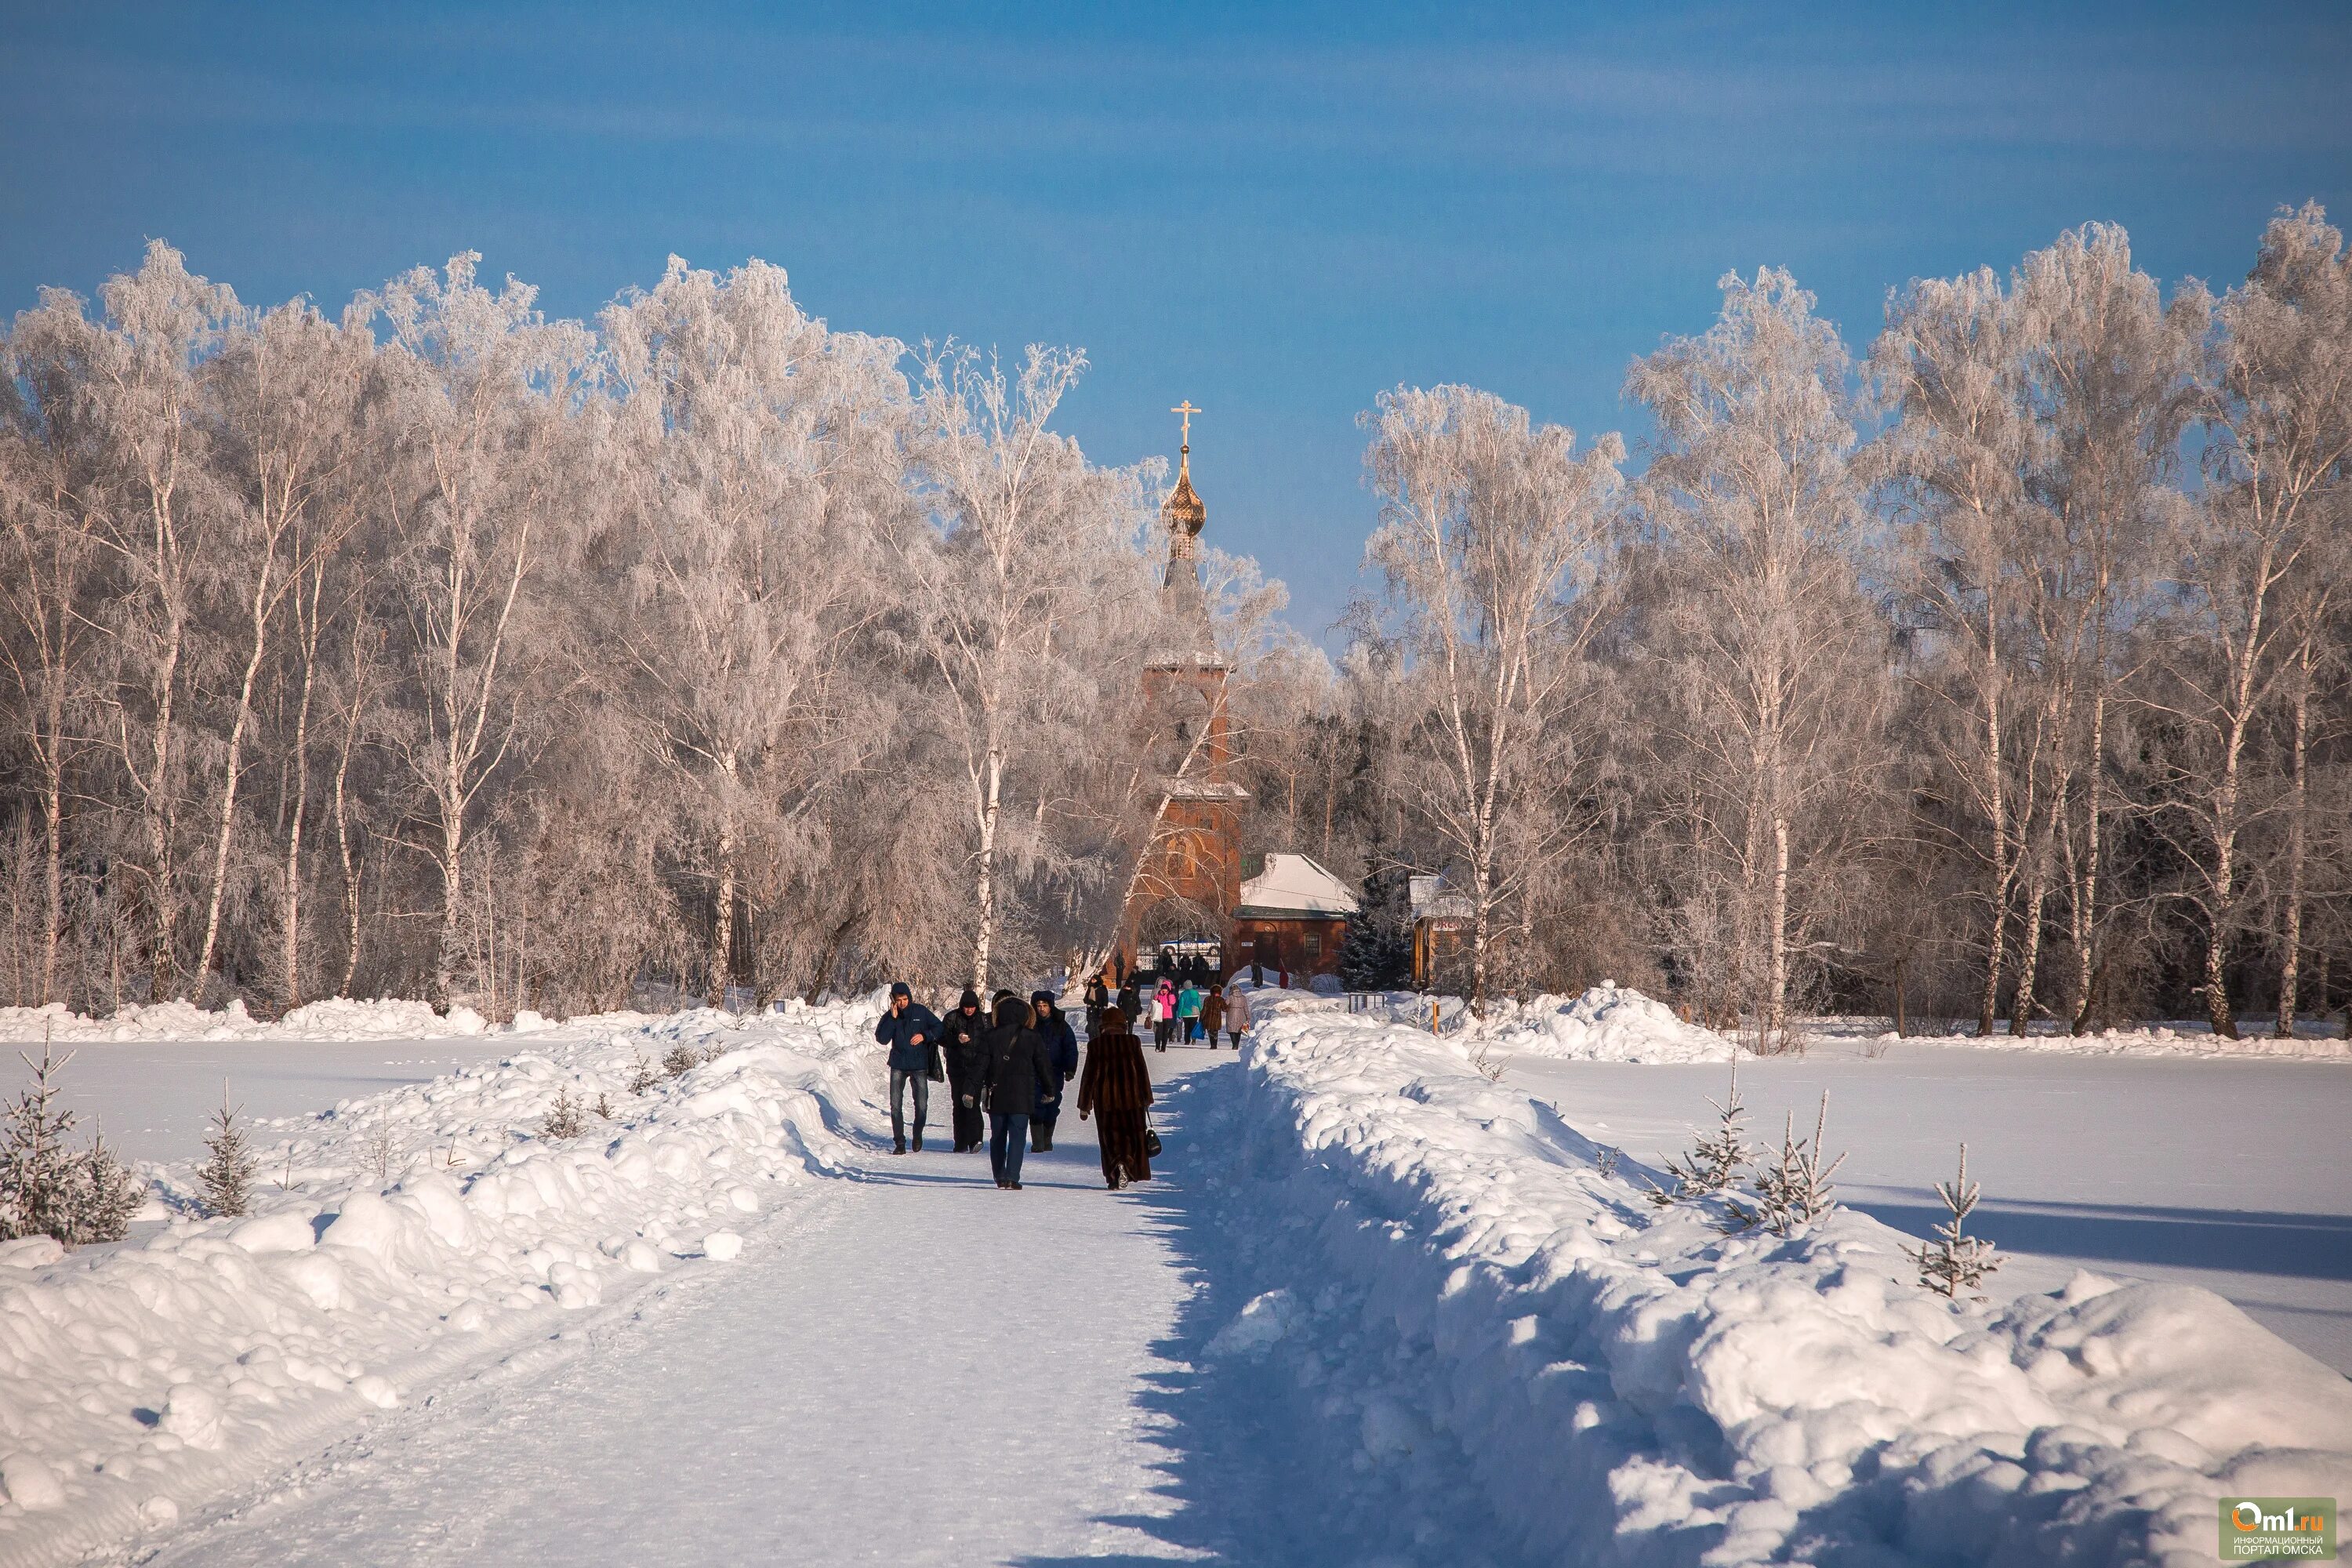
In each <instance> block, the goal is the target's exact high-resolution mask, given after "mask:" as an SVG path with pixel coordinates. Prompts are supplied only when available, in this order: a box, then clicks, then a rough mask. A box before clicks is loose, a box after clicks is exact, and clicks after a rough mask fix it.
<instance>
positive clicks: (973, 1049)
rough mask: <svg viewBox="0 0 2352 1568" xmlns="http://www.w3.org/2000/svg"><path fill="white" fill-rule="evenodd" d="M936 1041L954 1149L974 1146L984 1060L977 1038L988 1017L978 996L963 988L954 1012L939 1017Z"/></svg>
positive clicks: (977, 1142)
mask: <svg viewBox="0 0 2352 1568" xmlns="http://www.w3.org/2000/svg"><path fill="white" fill-rule="evenodd" d="M939 1027H940V1045H941V1046H943V1047H946V1055H947V1058H948V1059H947V1069H948V1095H949V1098H950V1100H952V1101H953V1102H954V1103H953V1106H952V1110H954V1113H955V1114H954V1121H955V1152H957V1153H959V1154H961V1153H963V1152H965V1151H966V1150H969V1149H977V1148H979V1147H980V1146H981V1144H982V1142H984V1141H985V1140H984V1138H983V1135H982V1132H981V1121H980V1069H981V1067H982V1062H983V1061H984V1060H985V1059H986V1054H985V1053H984V1052H983V1051H982V1049H981V1044H980V1037H981V1036H982V1035H984V1034H986V1033H987V1032H988V1016H987V1015H986V1014H984V1013H982V1011H981V1010H980V995H979V994H978V993H977V992H974V991H971V990H969V989H967V990H966V991H965V992H964V994H962V995H961V996H960V997H958V998H957V999H956V1005H955V1011H953V1012H951V1013H950V1014H949V1015H948V1016H946V1017H945V1018H942V1019H940V1026H939Z"/></svg>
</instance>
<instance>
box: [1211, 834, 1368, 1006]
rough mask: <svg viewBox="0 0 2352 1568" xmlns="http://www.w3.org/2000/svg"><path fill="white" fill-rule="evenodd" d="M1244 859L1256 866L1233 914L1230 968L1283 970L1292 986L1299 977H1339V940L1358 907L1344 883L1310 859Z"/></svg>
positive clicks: (1281, 857)
mask: <svg viewBox="0 0 2352 1568" xmlns="http://www.w3.org/2000/svg"><path fill="white" fill-rule="evenodd" d="M1249 858H1250V859H1254V860H1257V861H1258V864H1257V865H1256V867H1255V868H1253V869H1252V873H1251V875H1250V876H1249V877H1248V878H1247V879H1244V881H1243V883H1242V888H1241V897H1240V900H1239V901H1238V902H1237V903H1236V904H1235V906H1234V914H1233V926H1232V930H1233V952H1232V960H1231V962H1232V965H1233V967H1234V968H1236V969H1244V968H1247V967H1248V966H1249V965H1250V964H1252V963H1255V964H1257V965H1258V966H1260V967H1261V968H1262V969H1264V970H1265V972H1266V973H1269V974H1273V973H1281V972H1285V971H1286V972H1288V973H1289V974H1290V976H1291V980H1292V984H1297V983H1298V980H1299V977H1300V976H1302V975H1305V976H1312V975H1317V974H1336V973H1339V939H1340V936H1341V935H1342V934H1343V933H1344V932H1345V931H1346V930H1347V925H1348V917H1349V915H1351V914H1354V913H1355V912H1356V910H1357V909H1358V908H1359V907H1360V905H1359V904H1358V902H1357V900H1356V896H1355V895H1354V894H1353V893H1351V892H1349V890H1348V884H1347V883H1345V882H1342V881H1341V880H1339V878H1337V877H1335V876H1333V875H1332V874H1331V873H1330V872H1329V871H1328V870H1326V869H1325V868H1323V867H1322V866H1321V865H1320V864H1318V862H1317V861H1316V860H1315V858H1313V857H1312V856H1308V855H1289V854H1273V855H1267V856H1265V857H1264V858H1258V857H1255V856H1253V857H1249Z"/></svg>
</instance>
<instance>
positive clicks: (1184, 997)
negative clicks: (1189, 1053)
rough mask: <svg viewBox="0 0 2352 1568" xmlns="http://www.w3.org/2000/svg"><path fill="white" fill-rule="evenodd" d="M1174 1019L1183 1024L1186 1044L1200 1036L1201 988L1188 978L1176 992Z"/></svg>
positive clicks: (1190, 1043)
mask: <svg viewBox="0 0 2352 1568" xmlns="http://www.w3.org/2000/svg"><path fill="white" fill-rule="evenodd" d="M1176 1020H1177V1022H1179V1023H1181V1024H1182V1025H1183V1026H1184V1043H1185V1044H1186V1045H1188V1046H1189V1045H1192V1043H1193V1042H1195V1041H1196V1040H1198V1039H1199V1038H1200V1037H1201V988H1200V987H1199V986H1198V985H1196V984H1193V983H1192V981H1190V980H1187V981H1186V982H1184V989H1183V990H1181V991H1179V992H1178V993H1176Z"/></svg>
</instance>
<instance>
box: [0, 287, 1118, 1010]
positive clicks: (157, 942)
mask: <svg viewBox="0 0 2352 1568" xmlns="http://www.w3.org/2000/svg"><path fill="white" fill-rule="evenodd" d="M475 260H476V258H472V257H470V256H463V257H459V258H456V259H454V260H453V261H451V262H450V263H449V265H448V266H447V268H446V269H443V270H441V271H438V272H436V271H432V270H428V269H418V270H416V271H414V272H411V273H408V274H406V275H404V276H402V277H400V278H397V279H394V280H393V281H391V282H390V283H388V284H386V285H385V286H384V288H383V289H381V290H380V291H376V292H373V293H369V294H366V295H363V296H362V297H361V298H359V299H358V300H355V301H354V302H353V303H352V306H351V307H350V308H349V309H348V310H345V311H344V312H343V313H342V315H341V318H340V319H332V318H330V317H329V316H327V315H325V314H324V313H322V312H321V311H320V310H317V309H315V308H314V307H313V306H312V305H311V304H310V303H309V302H308V301H305V300H296V301H293V302H290V303H287V304H283V305H279V306H277V307H275V308H272V309H267V310H257V309H252V308H248V307H247V306H245V305H243V304H241V303H240V302H239V301H238V300H236V298H235V296H234V295H233V294H232V293H231V292H230V291H229V289H226V287H224V286H221V285H218V284H215V283H212V282H209V281H207V280H206V279H203V278H201V277H197V276H194V275H193V274H192V273H190V272H189V271H188V270H187V268H186V267H185V265H184V261H183V259H182V258H181V257H180V256H179V255H178V254H176V253H175V252H173V250H171V249H170V248H169V247H165V246H163V245H160V244H158V245H155V246H153V247H151V248H150V250H149V252H148V254H147V256H146V258H145V260H144V262H143V264H142V266H141V267H140V268H138V270H137V271H135V272H133V273H130V274H126V275H123V276H119V277H116V278H114V279H111V280H110V281H109V282H108V283H107V284H106V285H105V286H104V287H103V288H102V289H100V292H99V297H98V300H97V301H96V303H95V305H94V306H93V305H91V304H89V302H86V301H84V300H79V299H77V298H75V297H72V296H70V295H67V294H64V293H57V292H52V293H49V294H47V295H45V296H44V298H43V299H42V300H41V301H40V303H39V305H38V307H37V308H36V309H34V310H29V311H26V312H25V313H23V314H22V315H20V316H19V317H17V318H16V321H15V322H14V324H13V325H12V326H11V327H10V329H9V330H8V331H7V334H6V337H5V366H6V375H5V385H0V723H5V732H0V1002H13V1003H17V1004H25V1005H32V1004H41V1003H47V1002H61V1003H67V1004H69V1005H76V1006H80V1007H85V1008H97V1009H108V1008H111V1007H113V1006H116V1005H121V1004H123V1003H126V1002H131V1001H145V1000H158V1001H160V1000H168V999H179V998H184V999H189V1000H194V1001H200V1002H205V1003H210V1004H213V1005H219V1004H221V1003H223V1002H225V1001H226V1000H227V999H228V998H230V997H242V998H244V999H245V1000H247V1003H248V1004H249V1005H253V1006H254V1007H256V1008H257V1010H264V1009H266V1010H269V1011H277V1010H281V1009H285V1008H289V1007H291V1006H294V1005H299V1004H300V1003H302V1002H303V1001H305V1000H306V999H312V998H318V997H324V996H333V995H339V994H357V995H368V994H410V995H423V996H427V997H431V998H433V999H436V1000H438V1001H442V1002H446V1003H449V1004H457V1003H466V1004H470V1005H476V1006H478V1007H481V1008H484V1009H486V1010H489V1011H493V1012H496V1013H499V1014H504V1013H509V1012H511V1011H513V1010H515V1009H517V1008H520V1007H523V1006H533V1007H541V1008H562V1009H572V1008H579V1007H586V1006H592V1005H613V1004H616V1003H619V1002H622V1001H624V1000H625V999H626V998H628V997H629V996H630V994H632V992H633V991H634V990H636V989H638V988H640V987H642V986H643V985H645V984H647V983H648V982H658V983H662V984H669V985H672V986H675V987H677V989H678V990H679V991H681V992H692V993H698V994H710V995H718V994H720V992H721V991H722V990H723V988H725V987H728V986H730V985H731V986H735V987H739V988H741V989H742V990H743V991H744V992H746V993H748V994H750V995H752V996H755V997H766V996H772V995H775V994H782V993H785V992H794V991H802V992H806V991H816V990H820V989H823V988H824V987H826V986H828V985H835V984H853V983H856V984H864V983H868V982H870V981H872V980H873V979H874V978H876V977H877V976H880V975H883V974H886V973H916V974H919V975H922V976H925V977H927V978H929V979H932V980H934V981H936V982H939V983H942V984H944V983H946V982H947V981H949V980H950V979H958V980H961V979H971V978H980V977H992V976H993V977H1002V976H1006V975H1011V974H1016V973H1024V972H1027V971H1033V970H1034V969H1035V968H1036V967H1038V966H1039V965H1040V963H1041V962H1042V961H1043V960H1044V959H1045V955H1046V954H1047V953H1048V952H1059V951H1061V950H1062V948H1063V947H1064V946H1065V945H1066V943H1067V942H1068V941H1070V940H1071V939H1072V935H1073V933H1083V932H1087V931H1095V930H1097V929H1102V928H1107V927H1108V926H1109V925H1110V924H1111V922H1112V915H1113V914H1114V913H1115V911H1106V910H1103V909H1100V908H1097V905H1098V904H1099V903H1100V902H1101V901H1102V900H1104V899H1105V898H1107V897H1108V898H1111V899H1113V900H1115V899H1116V896H1117V895H1116V888H1117V886H1118V885H1119V880H1120V879H1119V877H1118V869H1117V868H1118V863H1119V862H1120V860H1121V858H1122V857H1124V856H1125V855H1127V854H1129V853H1130V852H1131V851H1132V848H1133V844H1134V839H1135V831H1134V825H1135V822H1136V821H1137V820H1138V819H1139V816H1142V815H1144V814H1148V812H1149V810H1150V806H1151V805H1154V804H1155V802H1153V801H1148V800H1147V801H1144V802H1143V803H1142V805H1141V806H1140V807H1139V806H1138V805H1136V797H1137V796H1138V795H1139V794H1140V793H1141V792H1143V791H1144V790H1147V789H1148V788H1149V784H1148V782H1146V781H1143V780H1141V779H1139V778H1138V777H1136V776H1134V770H1132V769H1128V770H1126V771H1124V772H1122V770H1121V769H1119V768H1118V766H1116V765H1114V764H1115V763H1116V761H1117V759H1116V757H1114V756H1111V755H1108V754H1105V753H1103V752H1101V750H1100V749H1099V748H1097V747H1094V746H1091V745H1090V744H1089V743H1088V737H1089V736H1091V735H1093V734H1096V733H1099V732H1100V731H1101V729H1102V726H1103V725H1104V724H1105V723H1106V722H1109V721H1112V720H1114V719H1115V720H1116V721H1118V722H1120V723H1122V724H1131V722H1132V719H1131V713H1130V708H1131V705H1130V704H1129V703H1128V702H1127V701H1126V693H1127V692H1128V691H1129V689H1131V688H1132V685H1133V679H1134V667H1135V665H1136V663H1137V661H1138V659H1139V657H1140V654H1141V651H1142V648H1143V647H1144V646H1145V641H1146V639H1145V638H1143V637H1139V636H1137V635H1135V634H1136V633H1137V631H1138V629H1139V628H1147V627H1148V626H1149V621H1148V616H1149V615H1150V609H1151V605H1152V604H1153V602H1154V600H1153V595H1151V593H1150V588H1151V584H1152V576H1151V562H1150V543H1151V539H1150V530H1149V528H1148V526H1147V525H1148V523H1149V521H1150V512H1151V502H1152V501H1153V500H1155V499H1156V497H1155V495H1154V494H1153V493H1152V491H1153V490H1154V489H1155V488H1156V469H1149V468H1147V469H1139V470H1117V469H1108V468H1100V467H1097V466H1095V465H1092V464H1090V463H1088V462H1087V460H1086V459H1085V458H1084V456H1083V455H1082V454H1081V453H1080V452H1079V450H1078V449H1077V447H1076V446H1075V445H1074V444H1073V443H1072V442H1070V441H1069V440H1068V439H1066V437H1061V436H1059V435H1057V434H1055V432H1054V431H1053V430H1052V429H1051V428H1050V427H1049V422H1050V419H1051V416H1052V415H1053V413H1054V410H1055V405H1056V403H1057V402H1058V400H1059V399H1060V397H1061V396H1062V395H1063V394H1064V393H1065V392H1066V389H1067V388H1068V387H1069V385H1070V384H1072V382H1073V381H1074V380H1075V378H1076V376H1077V375H1078V374H1080V372H1081V370H1082V369H1083V363H1084V362H1083V360H1082V358H1080V357H1079V356H1076V355H1074V354H1066V353H1049V352H1033V353H1031V354H1030V355H1029V356H1028V358H1027V359H1026V361H1025V362H1024V363H1023V364H1021V365H1020V366H1019V367H1017V368H1013V369H1010V370H1009V371H1008V370H1005V369H1000V368H999V367H998V366H997V365H996V364H994V363H992V362H990V361H988V360H984V359H982V358H980V357H978V356H975V355H973V354H971V353H967V352H963V351H961V350H957V349H953V348H948V349H938V350H934V349H928V348H927V349H924V350H920V351H914V352H910V351H908V349H906V348H905V347H904V346H903V345H901V344H899V343H897V342H890V341H887V340H884V339H878V338H869V337H864V336H860V335H856V334H853V333H845V332H837V331H832V330H830V329H829V328H828V327H827V326H826V325H825V324H824V322H823V321H818V320H815V319H814V318H812V317H810V316H808V315H807V314H805V313H804V312H803V310H801V309H800V308H799V307H798V306H797V305H796V304H795V303H794V301H793V299H792V297H791V295H790V293H789V292H788V290H787V289H786V287H785V280H784V276H783V274H782V272H781V271H779V270H778V269H776V268H772V267H768V266H765V265H762V264H760V263H753V264H751V265H749V266H747V267H744V268H741V269H740V270H737V271H735V272H732V273H729V274H727V275H724V276H717V275H713V274H711V273H709V272H701V271H695V270H690V269H688V268H687V267H685V266H684V264H682V263H678V262H675V261H674V262H673V263H672V265H671V266H670V268H668V271H667V275H666V276H665V277H663V279H661V280H660V282H659V283H658V284H656V286H655V287H653V288H652V289H648V290H632V291H630V292H628V293H626V294H625V295H624V296H622V297H621V298H619V299H616V300H614V302H613V303H612V304H611V305H610V306H608V307H607V308H606V309H605V310H604V311H603V312H602V313H601V314H600V316H599V317H598V318H597V320H596V321H595V323H594V325H593V328H591V327H590V326H588V325H585V324H583V323H580V322H574V321H550V320H548V319H546V318H545V317H544V316H543V315H541V313H540V312H539V311H538V310H536V309H535V308H534V304H533V299H532V293H531V290H530V289H528V288H526V287H523V286H521V285H520V284H517V283H515V282H513V281H512V280H509V281H508V282H507V283H506V284H505V285H503V286H502V287H495V288H493V287H488V286H486V285H485V284H484V283H483V282H482V281H480V280H479V279H478V278H477V277H476V274H475ZM1106 889H1111V890H1109V891H1108V892H1107V891H1106Z"/></svg>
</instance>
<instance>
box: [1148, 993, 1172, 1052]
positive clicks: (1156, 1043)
mask: <svg viewBox="0 0 2352 1568" xmlns="http://www.w3.org/2000/svg"><path fill="white" fill-rule="evenodd" d="M1175 1032H1176V983H1175V982H1174V981H1173V980H1171V979H1169V978H1168V977H1167V976H1166V975H1164V974H1163V975H1161V976H1160V984H1159V986H1158V987H1157V988H1156V989H1154V990H1153V992H1152V993H1151V1047H1152V1049H1154V1050H1159V1051H1164V1050H1166V1049H1167V1048H1168V1037H1170V1036H1171V1035H1173V1034H1174V1033H1175Z"/></svg>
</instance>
